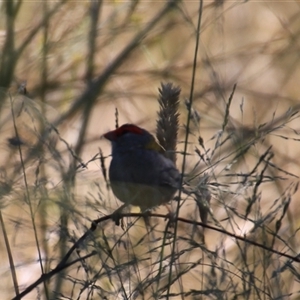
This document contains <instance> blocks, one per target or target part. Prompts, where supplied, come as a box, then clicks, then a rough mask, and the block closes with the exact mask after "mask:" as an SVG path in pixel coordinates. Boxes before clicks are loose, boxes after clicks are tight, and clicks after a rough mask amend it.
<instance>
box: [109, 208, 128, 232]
mask: <svg viewBox="0 0 300 300" xmlns="http://www.w3.org/2000/svg"><path fill="white" fill-rule="evenodd" d="M126 206H127V204H126V203H125V204H123V205H122V206H120V207H119V208H118V209H117V210H115V211H114V212H113V213H112V214H111V219H112V220H113V221H114V222H115V224H116V225H117V226H119V225H120V219H121V216H120V213H121V211H122V210H123V208H124V207H126ZM122 228H123V225H122Z"/></svg>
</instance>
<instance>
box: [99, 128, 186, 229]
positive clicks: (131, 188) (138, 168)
mask: <svg viewBox="0 0 300 300" xmlns="http://www.w3.org/2000/svg"><path fill="white" fill-rule="evenodd" d="M103 136H104V137H105V138H106V139H108V140H109V141H110V142H111V144H112V160H111V164H110V167H109V178H110V182H111V188H112V191H113V193H114V194H115V196H116V197H117V198H118V199H119V200H120V201H122V202H123V203H124V204H123V205H122V206H121V207H120V208H119V209H117V211H116V212H115V213H114V214H118V213H120V212H121V211H122V209H123V208H124V207H126V206H128V205H134V206H139V207H140V209H141V211H142V212H143V213H144V212H145V211H146V210H148V209H150V208H153V207H155V206H158V205H161V204H165V203H167V202H169V201H170V200H171V199H172V198H173V196H174V194H175V193H176V191H177V190H178V189H179V185H180V174H179V171H178V170H177V168H176V166H175V164H174V163H173V162H172V161H171V160H170V159H168V158H166V157H165V156H164V155H163V153H164V149H163V148H162V147H161V146H160V145H159V144H158V142H157V141H156V139H155V138H154V136H153V135H152V134H150V133H149V132H148V131H147V130H145V129H143V128H140V127H138V126H136V125H133V124H124V125H122V126H121V127H119V128H118V129H116V130H112V131H109V132H107V133H105V134H104V135H103ZM115 221H116V224H117V225H118V219H117V220H115Z"/></svg>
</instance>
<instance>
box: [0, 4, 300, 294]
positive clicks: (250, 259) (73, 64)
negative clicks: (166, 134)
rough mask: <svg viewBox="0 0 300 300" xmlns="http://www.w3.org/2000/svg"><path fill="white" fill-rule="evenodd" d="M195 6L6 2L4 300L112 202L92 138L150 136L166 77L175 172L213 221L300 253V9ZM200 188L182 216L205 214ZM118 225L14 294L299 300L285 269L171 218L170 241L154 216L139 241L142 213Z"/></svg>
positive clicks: (0, 127)
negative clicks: (174, 119)
mask: <svg viewBox="0 0 300 300" xmlns="http://www.w3.org/2000/svg"><path fill="white" fill-rule="evenodd" d="M202 4H203V6H202V8H201V2H200V1H199V2H197V1H188V0H186V1H155V2H152V1H135V0H133V1H100V0H94V1H84V2H82V1H81V2H80V1H78V2H74V1H67V0H65V1H47V0H44V1H35V2H28V1H21V0H18V1H17V0H11V1H6V2H4V1H2V2H0V13H1V18H0V49H1V50H0V51H1V56H0V132H1V134H0V149H1V157H0V209H1V211H0V212H1V215H0V224H1V225H0V228H1V234H0V235H1V242H0V251H1V257H2V259H1V261H0V277H1V281H0V290H1V295H2V297H3V299H11V298H13V297H14V296H16V294H17V293H18V290H19V291H23V290H24V289H25V288H26V287H27V286H28V285H30V284H32V283H33V282H35V281H36V280H37V279H38V278H39V277H40V276H41V274H42V273H47V272H49V271H50V270H51V269H53V268H54V267H55V266H56V265H57V264H58V263H59V262H60V261H61V259H62V257H64V255H65V254H66V253H67V251H68V250H69V249H70V248H71V246H72V245H73V244H74V242H75V241H77V240H78V239H79V238H80V237H81V236H82V235H83V234H84V233H85V232H86V231H87V229H88V228H89V227H90V225H91V221H92V220H94V219H97V218H99V217H102V216H105V215H108V214H111V213H112V212H113V211H114V210H115V209H116V208H118V207H119V206H120V205H121V203H120V202H119V201H118V200H117V199H116V198H115V197H114V196H113V194H112V192H111V191H110V189H109V185H108V183H107V182H106V181H105V179H104V176H103V172H102V170H103V167H101V161H100V159H99V158H100V152H102V153H103V157H104V158H105V166H106V168H108V166H109V162H110V145H109V143H108V141H106V140H104V139H102V138H101V136H102V135H103V133H105V132H107V131H108V130H112V129H114V128H115V127H116V122H117V123H118V124H119V125H121V124H123V123H134V124H137V125H139V126H141V127H143V128H146V129H147V130H149V131H150V132H152V133H153V134H154V133H155V129H156V121H157V111H158V109H159V105H158V101H157V98H158V88H159V87H160V86H161V82H163V83H167V82H171V83H173V84H174V85H175V86H179V87H180V88H181V95H180V108H179V110H180V119H179V120H180V122H179V136H178V145H177V150H178V153H177V167H178V169H179V170H183V167H184V174H185V182H186V184H187V185H189V186H190V187H191V188H192V190H193V191H196V190H197V191H198V192H199V193H200V194H201V195H202V197H201V196H200V198H205V195H210V197H207V199H206V200H208V199H209V198H210V203H209V204H208V203H206V204H204V207H207V205H209V207H210V209H211V211H210V212H209V213H208V221H207V222H208V224H210V225H213V226H216V227H218V228H221V229H223V230H227V231H229V232H232V233H235V234H236V235H239V236H244V237H246V238H248V239H250V240H253V241H256V242H257V243H261V244H263V245H265V246H266V247H268V248H269V249H274V250H277V251H280V252H283V253H288V254H289V255H292V256H296V255H297V254H298V252H299V248H298V247H299V233H298V228H299V210H300V209H299V206H298V202H299V192H298V176H299V174H300V172H299V160H298V156H299V155H298V154H299V150H298V149H299V146H298V144H299V114H298V110H299V107H300V101H299V81H300V73H299V72H300V71H299V70H300V68H299V67H300V56H299V53H300V51H299V49H300V38H299V37H300V36H299V31H300V18H299V16H300V4H299V2H297V1H282V2H275V1H274V2H270V1H260V2H257V1H226V0H225V1H221V0H215V1H203V3H202ZM199 17H201V26H200V32H197V22H198V19H199ZM198 33H199V35H200V39H199V50H198V53H197V56H196V63H195V62H194V56H195V49H196V40H197V34H198ZM193 69H195V76H194V77H193ZM193 81H194V90H193V93H192V95H191V86H192V84H193ZM235 85H236V88H235V89H234V87H235ZM189 101H192V105H191V112H192V113H191V118H190V120H189V121H190V127H189V129H188V132H189V135H188V146H187V159H186V163H185V165H184V166H182V162H183V155H182V151H183V149H184V145H185V144H186V143H187V141H186V140H185V134H186V128H187V127H186V126H187V117H188V109H189V105H187V103H188V102H189ZM202 141H203V143H202ZM204 190H205V191H206V192H203V191H204ZM207 191H208V192H207ZM199 193H198V194H197V193H196V192H194V194H191V195H189V196H186V195H184V196H182V197H183V200H184V202H183V205H182V207H181V209H180V216H182V217H183V218H186V219H188V220H195V222H199V221H200V217H199V211H198V206H197V201H200V200H201V199H200V200H199V197H197V195H199ZM205 193H206V194H205ZM193 195H194V196H193ZM195 195H196V196H195ZM203 195H204V196H203ZM202 200H203V199H202ZM176 205H177V204H176V202H175V204H174V203H173V205H172V206H173V209H174V207H176ZM132 211H137V212H138V210H137V209H136V208H132ZM156 212H161V213H167V209H166V208H165V207H162V208H158V209H157V210H156ZM124 221H125V223H126V229H125V230H123V229H121V228H119V227H116V226H115V225H114V224H113V222H112V221H106V222H103V223H101V224H100V225H99V226H98V227H99V228H98V229H97V230H96V231H95V232H94V233H93V236H92V237H90V238H89V239H87V240H86V241H85V243H83V245H81V248H79V249H77V251H76V253H73V256H72V258H71V261H75V260H76V259H77V260H78V261H77V262H76V263H73V264H71V265H70V267H69V268H66V269H64V270H62V271H61V272H59V273H58V274H56V275H55V276H54V277H52V278H51V279H50V280H48V281H47V282H45V283H42V284H40V285H38V287H37V288H35V289H33V291H31V292H30V293H28V295H26V296H25V297H24V299H160V298H168V299H261V298H263V299H299V298H298V297H299V296H298V294H299V289H300V286H299V283H298V281H299V276H300V273H299V271H300V269H299V263H297V262H295V261H292V260H290V259H287V258H284V257H281V256H280V255H277V254H274V253H272V251H267V250H262V249H260V248H259V247H255V246H251V245H250V244H249V243H244V242H241V241H238V240H236V239H234V238H232V237H230V236H228V235H226V234H224V233H218V232H215V231H213V230H205V231H204V230H203V229H202V227H201V226H200V225H196V224H195V225H189V224H185V223H180V222H178V232H177V235H176V234H175V235H174V232H173V230H172V228H167V227H166V222H165V221H164V220H163V219H159V218H153V221H154V223H155V226H156V227H155V228H154V229H153V232H152V233H153V235H149V234H148V232H147V230H146V229H145V226H144V224H143V222H142V221H141V220H138V221H136V218H131V219H130V218H129V219H124ZM131 225H132V226H131ZM169 231H170V232H169ZM203 235H204V236H205V243H204V242H203ZM173 243H175V248H173V247H172V245H173ZM93 251H95V252H93ZM174 251H175V254H176V255H175V256H173V257H172V256H170V255H171V254H172V253H173V254H174ZM90 253H93V254H92V255H91V256H90V257H89V258H87V259H79V258H81V257H84V256H85V255H88V254H90ZM17 287H18V288H17Z"/></svg>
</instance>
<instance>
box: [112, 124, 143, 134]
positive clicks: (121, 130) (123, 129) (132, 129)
mask: <svg viewBox="0 0 300 300" xmlns="http://www.w3.org/2000/svg"><path fill="white" fill-rule="evenodd" d="M126 132H132V133H135V134H142V133H143V130H142V129H141V128H140V127H137V126H135V125H132V124H124V125H122V126H121V127H119V128H118V129H116V130H115V133H116V135H117V136H121V135H123V134H124V133H126Z"/></svg>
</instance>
